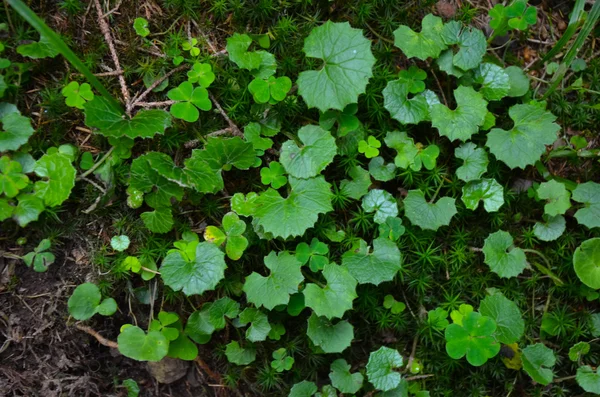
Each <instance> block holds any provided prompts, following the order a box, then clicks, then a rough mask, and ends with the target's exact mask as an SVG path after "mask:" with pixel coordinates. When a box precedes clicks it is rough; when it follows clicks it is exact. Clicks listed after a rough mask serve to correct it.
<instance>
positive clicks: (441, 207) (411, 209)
mask: <svg viewBox="0 0 600 397" xmlns="http://www.w3.org/2000/svg"><path fill="white" fill-rule="evenodd" d="M455 201H456V200H454V199H453V198H451V197H442V198H440V199H439V200H438V201H437V202H436V203H435V204H434V203H431V202H427V201H426V200H425V194H424V193H423V192H422V191H420V190H409V192H408V195H407V196H406V197H405V198H404V213H405V215H406V217H407V218H408V220H410V221H411V222H412V223H413V224H415V225H417V226H419V227H420V228H422V229H425V230H438V229H439V228H440V227H441V226H448V225H449V224H450V221H451V220H452V217H454V215H456V204H455Z"/></svg>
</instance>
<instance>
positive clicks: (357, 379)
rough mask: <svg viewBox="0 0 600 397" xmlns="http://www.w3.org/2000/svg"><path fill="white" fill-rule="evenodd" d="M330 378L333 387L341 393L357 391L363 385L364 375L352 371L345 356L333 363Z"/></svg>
mask: <svg viewBox="0 0 600 397" xmlns="http://www.w3.org/2000/svg"><path fill="white" fill-rule="evenodd" d="M329 379H330V380H331V384H332V385H333V387H335V388H336V389H338V390H339V391H340V392H341V393H350V394H353V393H356V392H357V391H359V390H360V388H361V387H362V385H363V376H362V374H361V373H359V372H355V373H351V372H350V365H349V364H348V363H347V362H346V360H344V359H343V358H340V359H337V360H335V361H334V362H332V363H331V372H330V373H329Z"/></svg>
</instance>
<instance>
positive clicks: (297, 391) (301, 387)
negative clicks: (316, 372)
mask: <svg viewBox="0 0 600 397" xmlns="http://www.w3.org/2000/svg"><path fill="white" fill-rule="evenodd" d="M317 390H319V389H318V388H317V385H315V384H314V383H313V382H309V381H307V380H303V381H302V382H300V383H296V384H295V385H294V386H292V389H291V390H290V394H288V397H312V395H313V394H315V393H316V392H317Z"/></svg>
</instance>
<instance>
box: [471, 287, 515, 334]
mask: <svg viewBox="0 0 600 397" xmlns="http://www.w3.org/2000/svg"><path fill="white" fill-rule="evenodd" d="M479 312H480V313H481V315H482V316H485V317H489V318H491V319H492V320H494V321H495V322H496V331H495V332H494V334H493V336H494V338H495V339H496V340H497V341H498V342H501V343H503V344H505V345H510V344H511V343H515V342H517V341H518V340H519V339H521V337H522V336H523V333H524V332H525V321H523V317H522V314H521V311H520V310H519V307H518V306H517V305H516V304H515V303H514V302H513V301H511V300H510V299H508V298H506V297H505V296H504V295H502V293H501V292H494V293H492V294H491V295H489V296H486V297H485V299H483V300H482V301H481V303H480V305H479Z"/></svg>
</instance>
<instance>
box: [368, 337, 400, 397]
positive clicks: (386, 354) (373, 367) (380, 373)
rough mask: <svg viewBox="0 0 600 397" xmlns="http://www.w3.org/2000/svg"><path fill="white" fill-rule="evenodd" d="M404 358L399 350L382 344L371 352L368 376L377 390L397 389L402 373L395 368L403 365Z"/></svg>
mask: <svg viewBox="0 0 600 397" xmlns="http://www.w3.org/2000/svg"><path fill="white" fill-rule="evenodd" d="M402 363H403V360H402V356H401V355H400V353H398V351H397V350H394V349H390V348H389V347H385V346H381V347H380V348H379V349H378V350H376V351H374V352H371V354H369V361H368V362H367V377H368V378H369V382H371V384H372V385H373V386H375V388H376V389H377V390H382V391H388V390H392V389H395V388H396V387H397V386H398V385H399V384H400V380H401V376H400V373H399V372H397V371H395V370H394V369H396V368H399V367H401V366H402Z"/></svg>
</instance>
